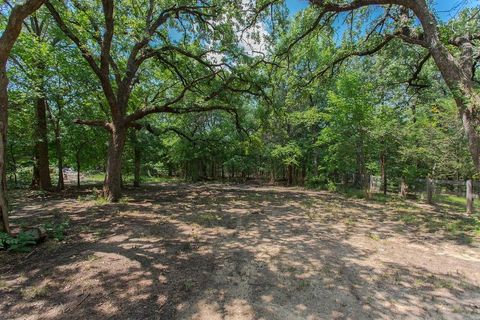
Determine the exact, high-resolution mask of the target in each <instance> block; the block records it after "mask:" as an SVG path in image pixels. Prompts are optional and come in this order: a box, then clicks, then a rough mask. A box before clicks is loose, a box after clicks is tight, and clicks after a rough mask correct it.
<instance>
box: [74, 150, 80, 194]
mask: <svg viewBox="0 0 480 320" xmlns="http://www.w3.org/2000/svg"><path fill="white" fill-rule="evenodd" d="M75 160H77V187H78V188H80V150H77V153H76V154H75Z"/></svg>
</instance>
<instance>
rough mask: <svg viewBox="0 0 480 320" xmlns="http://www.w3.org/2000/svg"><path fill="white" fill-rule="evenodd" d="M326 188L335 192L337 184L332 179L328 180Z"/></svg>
mask: <svg viewBox="0 0 480 320" xmlns="http://www.w3.org/2000/svg"><path fill="white" fill-rule="evenodd" d="M327 190H328V191H330V192H336V191H337V184H336V183H335V182H333V181H328V183H327Z"/></svg>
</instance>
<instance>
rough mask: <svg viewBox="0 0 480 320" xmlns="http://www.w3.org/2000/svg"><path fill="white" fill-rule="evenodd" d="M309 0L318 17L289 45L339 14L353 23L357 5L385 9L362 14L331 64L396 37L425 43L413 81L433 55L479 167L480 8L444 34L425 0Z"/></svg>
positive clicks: (369, 51) (415, 43) (368, 52)
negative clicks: (479, 74)
mask: <svg viewBox="0 0 480 320" xmlns="http://www.w3.org/2000/svg"><path fill="white" fill-rule="evenodd" d="M310 3H311V4H312V6H313V7H314V8H316V10H317V15H316V18H315V19H314V21H313V23H312V24H311V25H310V27H309V28H307V30H306V31H305V32H302V33H301V34H300V35H299V36H297V37H296V38H295V40H294V41H292V43H291V45H290V46H293V45H295V44H296V43H297V42H299V41H300V40H301V39H303V38H304V37H306V36H307V35H308V34H309V33H311V32H312V31H314V30H316V29H318V28H320V27H322V26H324V25H327V24H330V23H332V22H333V21H335V19H336V18H337V17H339V15H340V14H344V13H349V14H350V17H351V18H350V19H348V21H350V23H354V20H355V13H356V12H358V11H359V10H364V9H366V10H368V9H372V10H371V11H373V10H379V9H381V10H383V11H384V14H382V15H378V12H377V15H373V16H370V18H365V16H364V15H362V16H361V18H360V19H362V23H363V24H367V27H365V28H363V27H360V28H359V29H361V30H364V29H365V31H364V32H361V34H360V35H357V36H356V37H352V40H351V41H350V43H349V45H348V46H347V47H346V49H345V52H344V53H342V54H340V55H339V56H338V57H337V58H336V59H334V61H333V62H332V65H338V64H341V63H343V62H344V61H345V60H346V59H348V58H349V57H352V56H368V55H373V54H375V53H376V52H378V51H380V50H381V49H383V48H384V47H386V46H387V45H388V44H389V43H390V42H393V41H394V40H395V39H400V40H402V41H403V42H404V43H406V44H408V45H413V46H419V47H421V48H423V49H424V51H425V54H424V57H423V58H422V59H421V61H420V62H419V63H418V68H417V71H415V73H414V74H413V76H412V78H411V79H409V81H410V82H412V83H413V82H414V80H415V78H416V76H418V74H419V72H420V70H421V68H422V67H423V66H424V65H425V62H426V61H427V60H428V59H430V58H433V60H434V62H435V64H436V66H437V68H438V70H439V71H440V73H441V74H442V77H443V80H444V81H445V83H446V85H447V86H448V88H449V89H450V91H451V93H452V95H453V98H454V100H455V102H456V105H457V110H458V113H459V115H460V117H461V118H462V122H463V128H464V131H465V133H466V136H467V137H468V142H469V144H468V145H469V150H470V154H471V157H472V159H473V163H474V165H475V167H476V170H477V171H480V133H479V132H480V121H479V120H480V119H479V118H478V112H479V111H478V109H479V108H480V96H479V94H478V92H477V90H476V81H475V69H476V66H477V61H478V57H477V56H476V55H475V54H474V51H475V50H474V48H475V46H476V41H477V40H479V39H480V34H478V33H477V31H478V19H475V16H476V15H477V12H472V13H471V14H470V15H469V16H468V17H467V21H469V22H470V25H471V26H470V27H469V28H468V29H467V30H465V29H464V30H461V32H462V33H461V34H446V33H445V32H443V28H442V26H441V25H440V24H439V22H438V21H437V19H436V17H435V14H434V12H433V11H432V9H430V7H429V6H428V4H427V1H425V0H353V1H345V2H341V3H334V2H332V1H325V0H311V1H310ZM357 19H358V18H357ZM415 19H418V21H419V22H420V25H419V26H416V25H415ZM446 37H447V38H446ZM372 42H373V44H372ZM359 47H366V48H363V49H362V48H359ZM328 69H330V67H329V68H325V69H322V70H320V71H319V72H318V73H317V75H323V74H325V72H326V71H327V70H328Z"/></svg>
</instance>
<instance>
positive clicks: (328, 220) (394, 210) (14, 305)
mask: <svg viewBox="0 0 480 320" xmlns="http://www.w3.org/2000/svg"><path fill="white" fill-rule="evenodd" d="M89 192H91V191H88V190H85V191H83V193H81V194H78V193H77V192H68V193H65V194H63V195H61V196H58V195H53V196H40V197H39V196H38V195H36V196H35V197H33V196H32V197H31V198H24V199H20V198H18V197H16V199H17V202H16V203H15V210H14V212H13V217H12V218H13V219H12V220H13V221H14V222H16V223H25V224H36V223H40V222H42V221H49V220H50V219H53V218H54V219H59V218H65V217H68V218H69V219H70V221H71V225H72V228H71V229H70V230H69V234H68V237H67V239H66V241H64V242H63V243H58V242H54V241H49V242H47V243H45V244H43V245H42V246H40V247H39V248H37V249H36V251H35V252H34V253H32V254H30V255H12V254H6V253H1V254H0V261H1V262H0V272H1V274H0V294H1V296H2V299H1V300H0V318H5V319H334V318H338V319H379V318H381V319H393V318H395V319H399V318H430V319H440V318H449V319H478V318H479V317H480V304H479V302H478V301H480V287H479V285H480V279H479V277H480V275H479V273H480V267H479V265H480V249H479V248H478V245H477V242H475V241H473V242H468V243H464V242H458V241H457V240H458V239H456V238H452V237H451V236H449V234H448V232H446V231H445V230H443V229H442V228H443V227H442V226H443V225H437V226H436V229H435V230H433V229H429V228H428V227H429V223H430V222H431V221H434V220H435V219H437V218H438V219H440V218H439V217H445V216H446V215H447V217H448V219H453V220H452V221H457V220H458V219H460V218H459V217H458V215H457V214H455V213H451V215H452V216H449V215H450V213H448V212H446V211H445V210H440V211H439V210H437V209H436V208H435V207H423V206H419V207H413V205H409V204H408V203H403V204H395V206H393V205H391V204H388V203H387V204H379V203H376V202H368V201H363V200H353V199H346V198H343V197H341V196H339V195H333V194H330V193H322V192H312V191H303V190H299V189H287V188H278V187H276V188H266V187H265V188H263V187H252V186H229V185H215V184H210V185H189V184H175V185H155V186H148V187H144V188H141V189H135V190H129V191H128V192H127V196H128V198H127V199H126V200H125V201H123V203H121V204H101V203H98V202H95V201H93V200H92V201H85V200H82V199H85V198H82V197H84V196H85V194H88V193H89ZM79 195H80V198H79ZM79 199H80V200H79ZM412 208H414V209H412ZM405 215H414V216H415V219H417V220H418V221H417V220H415V222H416V223H413V222H412V221H410V220H408V219H407V218H403V217H404V216H405ZM427 216H429V217H434V218H430V219H426V218H425V217H427ZM457 218H458V219H457ZM455 219H457V220H455ZM429 221H430V222H429ZM435 221H436V220H435ZM441 221H444V220H441ZM447 231H448V230H447Z"/></svg>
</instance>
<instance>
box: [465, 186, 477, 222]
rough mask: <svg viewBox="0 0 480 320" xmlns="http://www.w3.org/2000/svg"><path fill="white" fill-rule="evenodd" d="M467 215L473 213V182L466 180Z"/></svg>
mask: <svg viewBox="0 0 480 320" xmlns="http://www.w3.org/2000/svg"><path fill="white" fill-rule="evenodd" d="M466 196H467V214H473V213H474V212H475V210H474V207H473V199H474V198H473V197H474V193H473V182H472V179H469V180H467V194H466Z"/></svg>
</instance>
